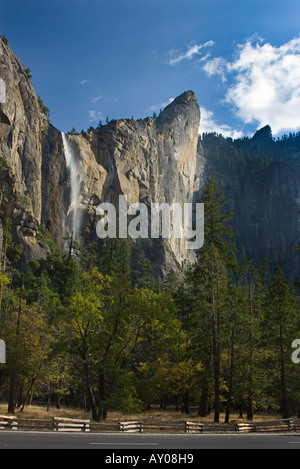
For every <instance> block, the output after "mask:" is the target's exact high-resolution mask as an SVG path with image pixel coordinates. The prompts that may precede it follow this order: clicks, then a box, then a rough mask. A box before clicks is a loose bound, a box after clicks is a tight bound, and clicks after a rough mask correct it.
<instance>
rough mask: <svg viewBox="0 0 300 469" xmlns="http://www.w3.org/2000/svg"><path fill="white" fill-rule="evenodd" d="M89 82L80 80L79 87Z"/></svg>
mask: <svg viewBox="0 0 300 469" xmlns="http://www.w3.org/2000/svg"><path fill="white" fill-rule="evenodd" d="M89 81H90V80H86V79H85V80H81V82H80V85H81V86H82V85H86V84H87V83H88V82H89Z"/></svg>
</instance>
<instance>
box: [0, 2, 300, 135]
mask: <svg viewBox="0 0 300 469" xmlns="http://www.w3.org/2000/svg"><path fill="white" fill-rule="evenodd" d="M0 34H2V35H5V36H6V37H7V39H8V40H9V43H10V45H11V47H12V49H13V50H14V52H15V53H16V54H17V55H18V57H19V58H20V60H21V61H22V62H23V64H24V65H25V66H26V67H30V68H31V70H32V74H33V79H32V82H33V85H34V87H35V90H36V92H37V94H38V95H40V96H41V97H42V99H43V101H44V103H45V104H46V105H47V106H48V107H49V109H50V120H51V122H52V124H53V125H54V126H55V127H57V128H58V129H59V130H62V131H65V132H67V131H69V130H71V129H72V128H73V127H75V129H76V130H78V131H81V129H84V130H86V129H87V128H88V127H89V126H91V125H93V126H97V125H98V123H99V121H100V120H101V121H102V122H103V123H105V120H106V117H107V116H108V117H109V118H110V119H121V118H127V117H129V118H130V117H132V116H133V117H134V119H139V118H145V117H147V116H152V114H153V112H154V111H155V112H156V113H158V112H159V110H160V109H162V108H163V107H165V106H166V105H167V104H168V103H169V102H170V101H171V100H172V99H174V98H175V97H176V96H178V95H179V94H181V93H182V92H183V91H187V90H193V91H194V93H195V95H196V98H197V100H198V103H199V105H200V108H201V116H202V118H201V126H200V132H203V131H217V132H220V133H223V135H225V136H229V135H230V136H233V137H239V136H241V135H252V134H253V133H254V132H255V130H256V129H258V128H260V127H262V126H263V125H266V124H269V125H271V127H272V130H273V135H274V136H276V135H282V134H283V133H285V132H288V131H299V130H300V112H299V111H300V2H299V0H238V1H237V0H209V1H208V0H207V1H203V0H147V1H146V0H86V1H84V2H83V1H82V0H61V1H58V0H48V1H47V0H43V1H41V0H39V1H38V0H26V1H24V0H22V1H20V0H1V6H0Z"/></svg>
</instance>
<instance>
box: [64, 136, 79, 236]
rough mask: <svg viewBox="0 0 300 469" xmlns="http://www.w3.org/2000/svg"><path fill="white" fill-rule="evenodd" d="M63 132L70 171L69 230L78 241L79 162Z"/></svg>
mask: <svg viewBox="0 0 300 469" xmlns="http://www.w3.org/2000/svg"><path fill="white" fill-rule="evenodd" d="M61 134H62V140H63V146H64V154H65V159H66V165H67V168H68V169H69V171H70V202H69V208H68V212H67V229H68V230H69V233H68V234H69V236H71V235H72V237H73V239H74V240H75V241H76V240H77V239H78V235H79V228H80V217H81V212H80V210H79V181H78V162H77V158H76V154H75V152H74V150H73V148H72V146H71V144H70V142H69V140H68V137H67V136H66V135H65V134H64V133H63V132H62V133H61Z"/></svg>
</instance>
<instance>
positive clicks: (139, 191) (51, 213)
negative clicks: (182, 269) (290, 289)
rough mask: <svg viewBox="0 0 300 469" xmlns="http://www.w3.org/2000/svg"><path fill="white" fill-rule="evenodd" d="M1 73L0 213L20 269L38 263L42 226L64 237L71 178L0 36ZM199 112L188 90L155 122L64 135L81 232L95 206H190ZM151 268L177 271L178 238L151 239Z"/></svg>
mask: <svg viewBox="0 0 300 469" xmlns="http://www.w3.org/2000/svg"><path fill="white" fill-rule="evenodd" d="M0 76H1V78H2V79H3V81H4V82H5V83H6V101H5V103H2V104H1V105H0V112H1V116H2V118H1V123H0V137H1V151H0V157H1V158H2V161H3V162H5V164H7V165H8V169H5V168H4V167H3V168H2V171H1V180H2V185H1V193H2V196H3V197H2V204H1V216H2V218H3V217H10V218H11V219H12V221H13V232H14V236H15V238H16V240H17V241H18V242H20V243H21V244H22V245H23V246H24V247H25V249H24V253H23V257H22V265H26V262H27V261H28V259H30V258H31V257H35V258H43V257H45V256H46V255H47V249H46V247H45V246H44V245H42V244H41V243H39V242H38V240H37V233H38V230H39V226H40V225H41V224H44V225H46V226H47V227H48V228H49V231H50V232H51V234H52V235H53V236H54V238H55V240H56V242H57V244H58V245H59V246H60V247H61V248H64V244H65V241H64V238H65V237H66V236H70V235H71V231H72V226H71V222H70V220H71V219H72V211H74V210H75V208H74V206H70V200H71V192H72V180H71V177H70V176H71V175H70V168H69V167H68V164H67V161H66V151H65V148H64V142H63V135H62V134H61V132H60V131H59V130H58V129H56V128H54V127H53V126H52V125H51V124H50V123H49V121H48V119H47V117H46V116H45V114H44V113H43V112H42V109H41V106H40V104H39V101H38V98H37V97H36V94H35V92H34V90H33V87H32V85H31V82H30V76H29V74H28V72H27V71H26V70H25V68H24V66H23V65H22V64H21V63H20V61H19V60H18V58H17V57H16V56H15V54H14V53H13V52H12V51H11V49H10V47H9V45H8V44H7V43H5V41H3V40H2V39H0ZM199 123H200V111H199V106H198V104H197V101H196V98H195V96H194V93H193V92H191V91H188V92H185V93H183V94H182V95H181V96H179V97H178V98H176V99H175V100H174V102H173V103H171V104H170V105H169V106H167V107H166V108H165V110H164V111H163V112H162V113H161V115H160V116H159V118H158V119H156V120H153V119H151V118H146V119H144V120H140V121H133V120H128V119H125V120H119V121H113V122H111V123H110V124H108V125H106V126H104V127H102V128H98V129H96V130H95V131H93V132H88V133H84V134H80V135H66V136H65V140H66V141H67V145H68V146H69V148H70V151H72V155H73V157H74V161H75V163H74V164H76V168H77V180H76V184H77V187H78V195H77V200H76V212H77V214H80V216H79V219H80V227H79V229H80V230H81V231H83V230H84V228H85V226H86V225H87V223H88V221H89V219H90V218H91V217H92V215H93V214H94V213H95V210H96V207H97V205H98V204H99V203H101V202H112V203H115V204H117V200H118V196H119V195H126V196H127V201H128V204H132V203H135V202H143V203H145V204H146V205H147V206H150V204H151V203H153V202H159V203H162V202H167V203H168V204H172V203H173V202H177V203H180V204H183V203H185V202H189V201H192V198H193V191H194V179H195V171H196V161H197V143H198V129H199ZM154 244H155V249H154V251H155V250H156V254H155V255H154V258H155V262H156V266H157V269H158V271H160V273H162V272H163V271H166V270H167V269H168V268H169V267H170V266H171V265H172V266H173V267H174V268H178V267H179V266H182V265H183V264H184V262H185V261H186V259H187V258H188V255H189V254H188V252H186V250H185V247H184V246H183V241H182V240H180V239H175V238H174V237H172V238H171V239H170V240H163V241H162V240H161V239H160V240H157V242H156V241H155V243H154Z"/></svg>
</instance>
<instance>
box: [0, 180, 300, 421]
mask: <svg viewBox="0 0 300 469" xmlns="http://www.w3.org/2000/svg"><path fill="white" fill-rule="evenodd" d="M201 200H202V201H203V202H204V204H205V244H204V246H203V248H202V249H201V250H199V252H198V253H197V259H196V262H195V264H194V265H191V266H189V268H188V269H187V271H186V272H185V275H184V276H183V278H179V277H178V276H177V275H176V274H175V273H174V272H173V271H170V272H169V274H168V275H167V276H166V278H165V279H164V280H161V281H160V282H158V280H157V279H155V278H154V276H153V271H152V265H151V262H150V260H149V259H150V258H149V257H148V255H149V253H148V252H147V251H146V252H145V251H142V250H138V249H136V251H135V253H134V255H133V256H131V248H130V245H129V243H128V241H127V240H124V239H114V240H110V239H106V240H104V241H103V240H99V239H98V238H95V237H94V236H93V232H94V230H93V227H90V228H89V229H87V230H86V233H85V243H84V245H83V246H77V245H75V244H74V245H73V247H74V249H73V250H72V251H71V254H70V255H69V253H64V252H61V251H60V250H59V249H58V248H57V246H56V244H55V242H54V240H53V239H52V237H51V234H50V232H49V231H48V230H47V228H46V227H45V226H41V227H40V230H39V233H38V241H39V242H41V243H44V244H46V245H48V246H49V248H50V254H49V255H48V257H47V258H46V259H43V260H39V261H37V260H31V261H30V262H29V264H28V266H27V268H26V269H25V271H24V272H20V271H19V270H18V269H17V268H16V266H17V263H18V261H19V259H20V254H21V250H20V247H19V246H16V245H15V243H14V242H13V236H12V225H11V221H10V220H9V219H6V220H5V221H4V222H3V249H2V266H1V270H0V300H1V302H0V313H1V314H0V336H1V338H3V339H4V340H5V341H6V342H7V346H8V348H7V350H8V362H7V366H6V368H5V372H4V373H3V376H2V378H1V380H2V381H1V391H0V398H1V399H6V400H7V401H8V403H9V411H10V412H13V411H14V407H15V405H19V406H20V408H23V406H24V405H26V404H27V403H28V402H29V400H30V397H31V398H32V397H37V398H38V399H39V400H45V401H47V402H48V403H49V402H50V401H55V403H56V405H57V406H59V405H60V402H61V401H63V400H65V401H66V400H68V403H69V404H71V405H72V404H74V405H82V403H83V402H85V403H86V406H87V407H88V408H89V409H90V410H91V416H92V418H93V419H94V420H101V419H105V418H107V415H108V412H109V411H110V410H112V409H119V410H121V411H123V412H138V411H141V410H142V409H143V408H148V407H149V406H151V405H152V404H160V405H161V406H163V407H164V406H166V405H167V404H174V405H175V407H176V408H177V409H180V407H182V408H183V409H184V411H185V412H188V411H189V404H193V405H195V406H198V409H199V416H200V415H201V416H204V415H207V413H208V412H209V410H210V409H213V410H214V418H215V421H219V417H220V410H221V408H222V406H223V405H225V406H226V409H227V413H226V419H227V420H226V421H229V417H230V409H231V408H232V406H234V407H235V408H236V409H238V410H239V411H240V412H241V413H242V412H246V414H247V418H248V419H252V418H253V414H254V412H255V410H256V409H272V410H279V411H280V412H281V413H282V415H284V416H286V415H291V414H292V413H295V412H297V411H298V410H299V408H300V395H299V391H298V389H299V385H300V371H298V370H299V368H297V365H296V364H294V363H293V362H292V360H291V354H292V349H291V343H292V341H293V340H294V339H295V338H297V337H299V336H300V330H299V321H298V313H299V303H298V301H297V300H298V297H297V292H295V291H294V289H293V288H292V287H291V286H290V285H289V283H288V282H287V280H286V279H285V278H284V275H283V273H282V272H281V270H280V269H279V267H277V268H276V269H275V271H274V272H273V275H272V276H270V275H269V272H268V264H267V262H266V261H264V262H263V263H262V265H261V266H259V268H257V267H256V266H255V265H254V263H253V262H252V261H251V260H249V261H248V260H247V258H246V256H245V255H244V253H242V252H240V253H237V252H236V248H235V245H234V236H233V234H234V231H233V228H232V227H231V225H230V220H231V217H232V213H231V212H230V211H227V210H226V200H225V199H224V196H223V194H222V191H221V190H220V187H219V186H218V184H217V183H216V180H215V178H214V177H212V178H211V179H210V180H209V181H208V182H207V185H206V187H205V190H204V192H203V195H202V199H201ZM95 221H96V220H95ZM295 255H297V253H296V252H295ZM132 257H134V259H132ZM236 257H238V258H239V265H237V262H236ZM7 266H9V268H7ZM233 273H234V275H233ZM298 366H299V365H298Z"/></svg>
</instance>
